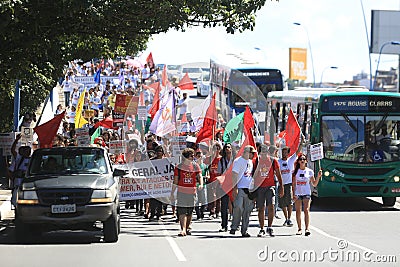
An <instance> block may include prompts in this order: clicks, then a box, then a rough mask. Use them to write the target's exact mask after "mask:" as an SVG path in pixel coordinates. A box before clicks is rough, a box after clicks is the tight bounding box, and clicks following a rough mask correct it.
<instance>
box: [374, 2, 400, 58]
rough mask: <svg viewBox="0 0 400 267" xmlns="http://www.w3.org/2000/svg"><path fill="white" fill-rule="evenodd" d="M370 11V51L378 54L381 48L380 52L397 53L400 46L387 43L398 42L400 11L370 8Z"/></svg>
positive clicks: (399, 51)
mask: <svg viewBox="0 0 400 267" xmlns="http://www.w3.org/2000/svg"><path fill="white" fill-rule="evenodd" d="M371 12H372V14H371V45H370V52H371V53H376V54H379V52H380V50H381V48H383V50H382V54H394V55H399V54H400V46H398V45H389V43H390V42H392V41H396V42H400V11H394V10H372V11H371ZM385 44H387V45H385ZM383 45H385V46H384V47H383Z"/></svg>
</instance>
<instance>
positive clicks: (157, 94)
mask: <svg viewBox="0 0 400 267" xmlns="http://www.w3.org/2000/svg"><path fill="white" fill-rule="evenodd" d="M157 84H158V86H157V89H156V91H155V92H154V98H153V104H152V105H151V108H150V110H149V114H150V116H151V120H153V119H154V116H155V115H156V113H157V111H158V110H159V109H160V92H161V86H160V83H157Z"/></svg>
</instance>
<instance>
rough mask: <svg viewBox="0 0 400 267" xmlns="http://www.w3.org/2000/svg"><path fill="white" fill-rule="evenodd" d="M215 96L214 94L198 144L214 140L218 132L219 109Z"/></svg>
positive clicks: (198, 135) (197, 140) (199, 134)
mask: <svg viewBox="0 0 400 267" xmlns="http://www.w3.org/2000/svg"><path fill="white" fill-rule="evenodd" d="M215 95H216V93H214V95H213V97H212V99H211V104H210V106H209V107H208V109H207V112H206V117H205V118H204V122H203V127H202V128H201V129H200V132H199V133H198V134H197V139H196V144H198V143H200V142H201V141H203V140H205V141H207V140H213V139H214V135H215V132H216V129H215V128H216V125H217V108H216V106H215Z"/></svg>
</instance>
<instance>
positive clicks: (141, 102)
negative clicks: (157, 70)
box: [139, 91, 144, 106]
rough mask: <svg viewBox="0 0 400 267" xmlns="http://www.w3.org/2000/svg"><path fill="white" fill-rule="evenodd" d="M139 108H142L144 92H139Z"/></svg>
mask: <svg viewBox="0 0 400 267" xmlns="http://www.w3.org/2000/svg"><path fill="white" fill-rule="evenodd" d="M139 106H144V92H143V91H141V92H140V94H139Z"/></svg>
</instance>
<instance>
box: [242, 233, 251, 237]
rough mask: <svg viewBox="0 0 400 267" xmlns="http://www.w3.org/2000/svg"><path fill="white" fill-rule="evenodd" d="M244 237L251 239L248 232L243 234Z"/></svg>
mask: <svg viewBox="0 0 400 267" xmlns="http://www.w3.org/2000/svg"><path fill="white" fill-rule="evenodd" d="M242 237H250V234H249V233H247V232H246V233H244V234H242Z"/></svg>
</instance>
